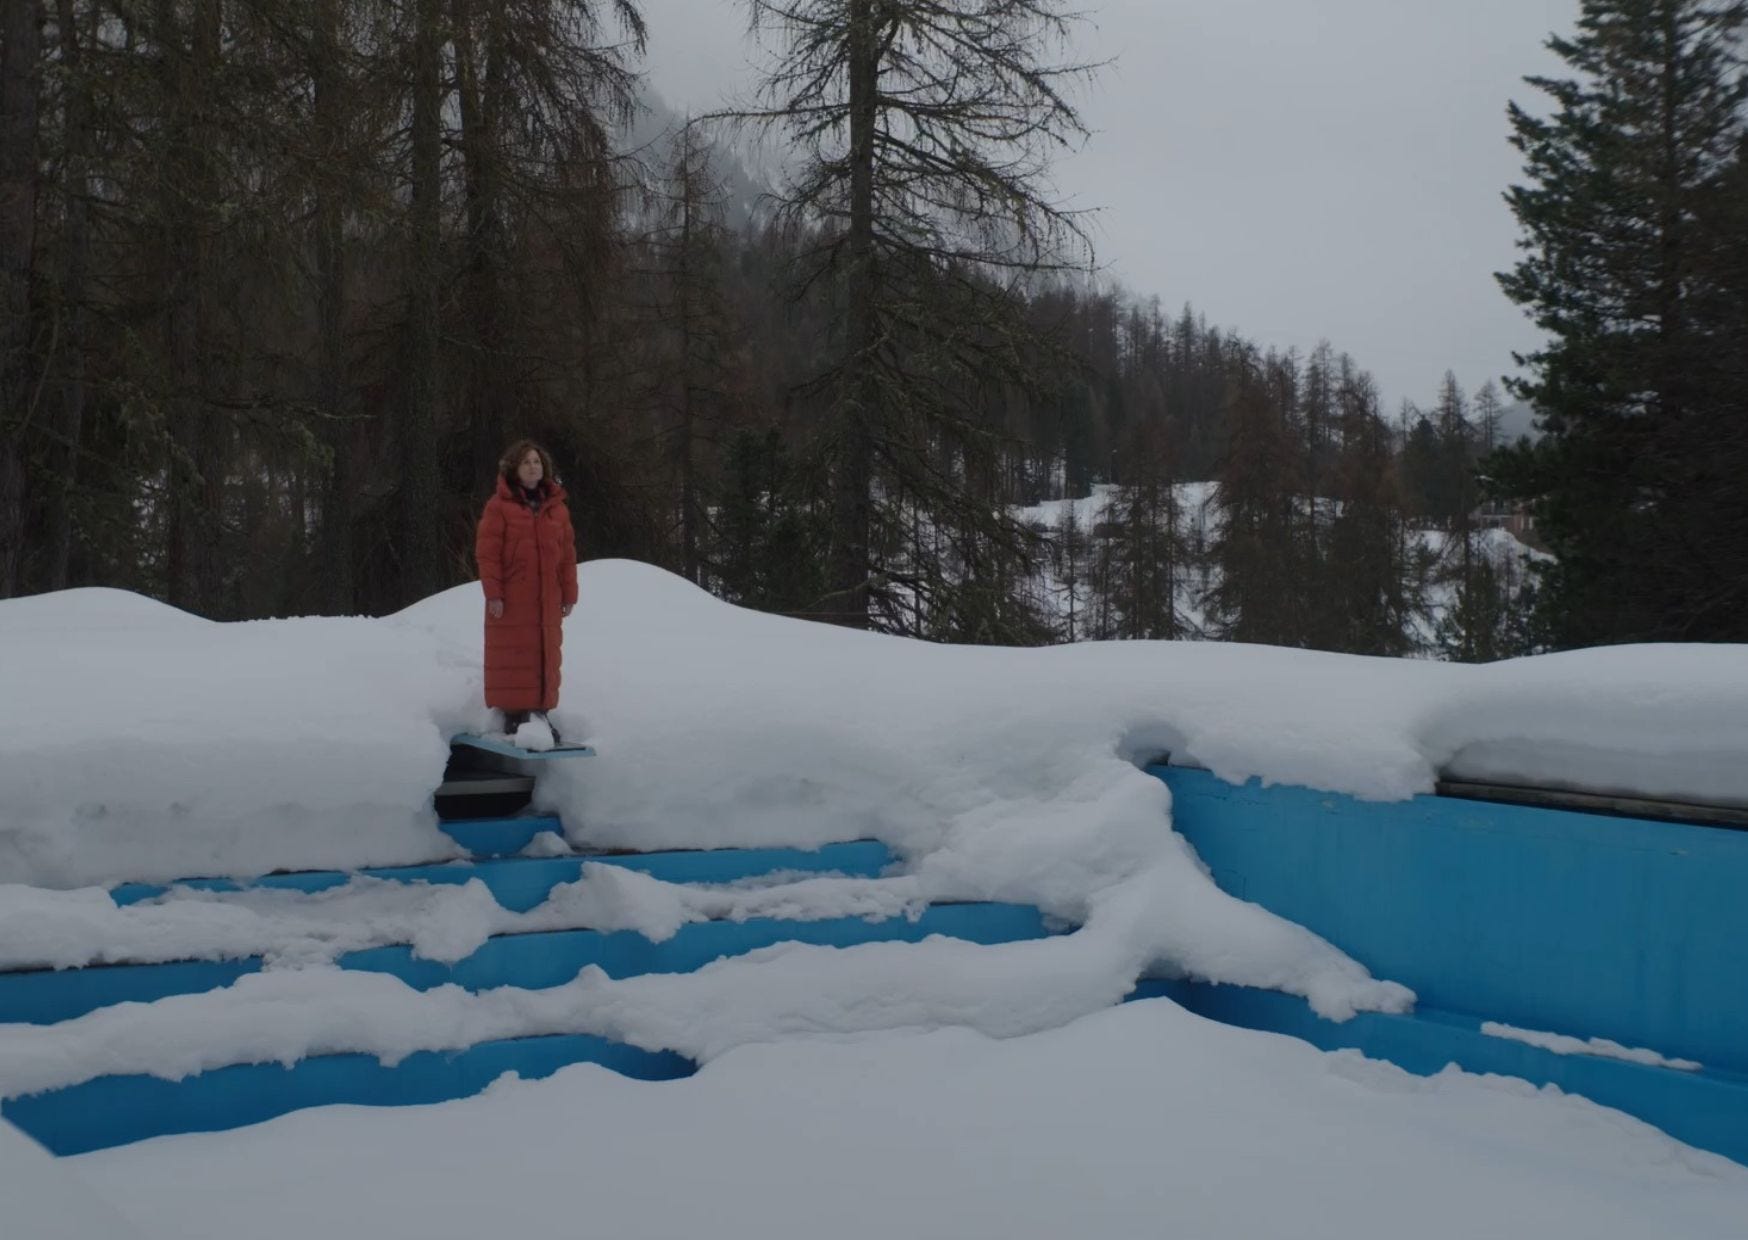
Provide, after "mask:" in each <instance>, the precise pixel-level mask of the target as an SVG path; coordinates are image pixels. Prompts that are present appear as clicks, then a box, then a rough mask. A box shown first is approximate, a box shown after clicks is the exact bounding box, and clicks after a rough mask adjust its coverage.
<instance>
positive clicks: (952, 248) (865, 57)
mask: <svg viewBox="0 0 1748 1240" xmlns="http://www.w3.org/2000/svg"><path fill="white" fill-rule="evenodd" d="M749 4H750V7H751V9H752V12H753V16H754V21H755V24H756V25H758V26H759V27H761V28H762V29H764V30H766V31H768V32H769V33H770V34H771V36H773V38H774V39H775V41H776V48H775V50H776V54H777V60H776V63H775V65H774V67H773V70H772V72H771V73H770V74H769V75H768V77H767V78H766V81H765V83H764V92H765V97H766V102H767V106H766V107H765V108H764V109H762V110H759V111H755V112H743V113H739V114H737V117H736V119H739V120H743V121H753V122H757V123H764V124H768V125H771V126H774V127H776V128H779V129H781V130H784V131H786V132H787V133H788V134H789V136H790V137H791V138H792V139H793V140H794V142H795V143H796V146H797V148H798V151H797V154H798V158H797V159H796V161H795V162H794V164H793V168H794V174H793V176H792V178H791V179H790V180H789V182H788V183H787V185H786V186H785V187H784V191H783V194H782V205H783V207H784V210H785V212H786V214H787V216H788V217H789V218H790V219H792V220H796V221H805V222H806V223H807V224H808V225H809V226H810V227H816V228H817V232H816V233H815V242H816V244H815V245H814V247H813V248H812V250H811V252H810V253H808V254H807V255H806V256H805V261H804V264H803V267H802V271H801V273H800V285H801V287H804V288H812V287H826V288H829V289H830V290H831V291H832V294H833V298H832V300H831V302H830V304H831V306H832V313H833V317H834V319H835V325H836V327H837V329H838V331H837V335H836V339H835V340H834V342H833V344H834V348H833V350H832V353H833V355H832V357H831V358H830V359H829V361H828V362H827V364H826V366H825V367H824V369H823V370H821V371H818V372H816V373H815V375H814V376H813V378H814V387H815V389H816V390H818V391H820V392H823V393H824V394H825V395H826V397H827V399H828V400H829V411H828V423H827V425H826V426H825V427H824V428H823V433H822V434H821V435H820V436H819V437H818V440H817V442H818V445H819V447H820V449H821V454H822V456H823V457H824V459H825V462H826V464H827V466H828V469H829V476H830V478H831V482H832V493H833V511H834V518H833V529H834V537H833V550H832V555H831V575H832V580H833V584H834V595H833V597H832V599H831V600H830V603H829V607H828V608H826V611H827V612H829V614H830V615H831V616H833V617H834V618H837V619H839V620H841V621H843V622H844V623H848V624H852V625H856V626H861V627H866V626H868V625H870V624H872V623H882V624H885V625H886V626H887V627H897V626H899V625H901V624H902V623H903V618H902V613H903V611H904V610H905V606H906V603H907V601H908V602H909V603H910V604H912V605H915V604H917V603H918V602H919V601H920V602H922V603H925V604H930V605H937V606H939V607H940V608H941V609H942V610H943V611H954V610H958V611H959V612H960V613H961V615H964V614H969V612H968V611H967V609H966V608H964V607H959V605H958V604H956V603H955V602H954V600H953V599H952V598H951V597H950V596H951V594H952V593H953V592H955V591H957V590H960V589H966V590H985V589H987V588H989V586H990V583H992V582H1000V581H1004V580H1008V579H1011V578H1013V577H1014V576H1015V575H1016V569H1017V568H1018V567H1020V566H1021V565H1022V564H1023V563H1024V562H1025V560H1026V558H1027V556H1028V554H1029V551H1030V548H1029V547H1028V545H1027V544H1028V542H1029V538H1030V536H1029V534H1028V533H1027V531H1025V530H1024V529H1023V528H1022V527H1021V526H1020V525H1019V524H1018V523H1017V522H1016V521H1014V520H1013V519H1012V518H1011V517H1009V516H1008V515H1007V512H1006V509H1005V506H1003V505H1001V504H997V505H995V506H993V507H992V506H990V505H989V503H988V502H987V497H986V496H987V493H986V491H985V489H984V487H983V485H982V480H983V479H985V478H988V477H989V476H991V474H992V472H993V469H994V466H995V464H996V462H997V461H998V459H999V457H1000V455H1001V443H1000V436H999V435H998V433H997V431H996V428H995V427H994V426H993V425H992V422H993V419H992V418H991V417H990V416H989V413H990V409H991V406H992V404H993V403H994V401H995V400H996V398H997V395H998V389H1000V388H1002V387H1006V388H1009V389H1012V388H1016V387H1027V388H1030V389H1033V390H1038V389H1040V388H1041V386H1042V385H1041V384H1040V382H1039V380H1040V378H1041V377H1042V376H1041V375H1040V371H1041V370H1047V369H1049V367H1048V365H1045V366H1041V365H1040V363H1047V362H1048V360H1049V359H1051V358H1052V357H1055V358H1056V360H1057V361H1058V363H1060V361H1061V358H1060V355H1059V354H1058V353H1057V350H1056V347H1055V345H1054V343H1053V342H1052V341H1050V340H1048V339H1047V338H1043V337H1040V336H1039V334H1038V333H1037V332H1035V331H1034V330H1032V328H1031V325H1030V323H1029V321H1028V319H1027V317H1026V315H1025V313H1024V307H1023V301H1022V299H1021V298H1020V297H1019V296H1018V295H1017V294H1018V292H1019V289H1020V286H1021V284H1022V283H1024V282H1026V281H1029V280H1030V279H1032V278H1033V277H1035V276H1036V275H1037V273H1039V272H1044V271H1062V270H1068V269H1072V268H1075V267H1077V266H1078V265H1079V264H1078V263H1076V262H1074V261H1072V258H1073V257H1075V256H1076V255H1077V253H1078V252H1079V251H1081V250H1083V249H1084V246H1085V237H1084V234H1083V233H1082V232H1081V230H1080V228H1079V225H1078V223H1077V222H1076V220H1075V218H1074V216H1073V215H1072V214H1071V213H1069V212H1067V211H1066V210H1065V209H1063V208H1061V207H1060V206H1058V205H1057V204H1056V203H1055V202H1053V201H1052V199H1051V197H1050V194H1049V187H1048V185H1047V183H1046V180H1045V174H1046V171H1047V169H1048V166H1049V160H1050V158H1051V156H1052V155H1053V154H1054V153H1055V152H1056V151H1058V150H1060V149H1062V148H1063V147H1064V146H1066V145H1067V144H1068V143H1069V142H1071V141H1073V140H1075V139H1077V138H1078V137H1080V136H1081V135H1083V134H1084V132H1085V130H1084V127H1083V125H1082V124H1081V121H1080V118H1079V116H1078V114H1077V112H1076V110H1075V108H1074V106H1073V105H1072V103H1071V102H1070V101H1069V98H1068V95H1067V93H1066V91H1067V88H1068V86H1069V85H1070V84H1071V83H1073V82H1075V81H1077V80H1080V79H1081V78H1083V77H1084V76H1085V75H1086V70H1085V69H1083V68H1080V67H1077V66H1072V65H1059V64H1053V63H1051V60H1050V57H1051V53H1052V52H1053V51H1054V49H1055V48H1057V47H1059V46H1060V45H1061V43H1062V42H1063V41H1064V39H1065V37H1066V34H1067V31H1068V28H1069V24H1070V18H1069V17H1068V16H1067V14H1066V11H1065V10H1064V8H1063V6H1062V5H1061V4H1060V2H1059V0H1003V3H999V4H971V5H968V4H963V3H960V2H959V0H749ZM899 496H903V497H904V498H905V502H906V503H908V504H911V505H917V506H921V507H922V508H923V509H924V510H925V511H926V513H927V514H928V517H929V525H930V526H931V527H932V528H933V529H934V530H936V531H938V532H939V533H940V534H942V535H943V536H945V537H947V538H948V540H949V542H950V543H951V544H953V545H954V546H955V547H956V548H957V552H958V554H959V556H960V558H961V560H962V565H963V566H964V567H963V571H961V572H958V573H939V572H931V573H921V572H911V573H909V574H908V577H909V580H908V581H905V580H901V577H902V576H904V575H905V574H904V573H903V566H902V565H900V564H897V563H893V562H891V560H892V559H893V557H894V556H900V557H901V556H902V555H903V548H904V546H905V542H906V527H907V525H908V524H909V522H908V520H907V515H908V514H907V513H906V511H905V510H904V509H902V508H900V507H899V506H898V502H897V497H899ZM919 592H921V593H925V594H931V595H935V596H936V597H935V598H933V599H921V600H919ZM970 611H975V612H976V613H977V615H979V616H980V617H982V618H983V619H980V620H979V621H978V622H977V623H976V624H974V625H973V626H972V627H973V628H974V629H976V630H977V631H980V632H981V631H986V630H985V627H984V621H985V620H988V621H991V622H995V621H996V620H997V619H998V618H999V616H1000V615H1001V614H1003V612H1004V609H1002V608H993V609H992V608H991V607H988V606H985V605H984V604H983V603H982V602H980V603H978V604H977V605H976V606H975V607H972V608H970ZM955 627H956V628H963V627H964V626H963V625H962V624H958V623H957V622H955ZM1022 628H1029V626H1028V625H1026V624H1025V623H1023V622H1022ZM987 631H989V632H990V633H991V634H992V636H993V637H995V638H997V639H1001V640H1006V639H1007V638H1009V637H1012V638H1014V639H1016V640H1025V639H1027V638H1028V637H1029V635H1030V634H1029V632H1021V631H1016V632H1014V633H1011V634H1003V633H1001V632H999V631H998V630H997V629H988V630H987Z"/></svg>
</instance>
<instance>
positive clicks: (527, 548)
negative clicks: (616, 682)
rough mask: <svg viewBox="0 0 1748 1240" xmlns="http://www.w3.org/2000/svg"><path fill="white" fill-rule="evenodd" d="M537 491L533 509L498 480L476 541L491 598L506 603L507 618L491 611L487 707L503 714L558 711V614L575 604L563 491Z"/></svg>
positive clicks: (572, 542)
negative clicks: (498, 616) (494, 617)
mask: <svg viewBox="0 0 1748 1240" xmlns="http://www.w3.org/2000/svg"><path fill="white" fill-rule="evenodd" d="M540 493H541V498H540V507H539V510H538V511H536V510H535V509H534V508H533V507H531V506H530V505H529V504H528V502H527V501H526V500H525V499H523V497H522V495H521V493H520V488H512V487H511V486H510V484H509V483H508V482H507V481H506V480H504V479H503V478H499V479H498V493H497V494H496V495H494V496H492V497H491V499H489V500H487V501H486V510H485V512H484V513H483V514H482V515H481V516H480V519H479V532H478V534H477V535H476V536H475V538H474V556H475V558H477V559H478V561H479V580H480V585H481V586H483V587H484V588H485V592H486V600H487V601H488V602H490V601H491V600H492V599H502V600H504V615H503V618H502V619H498V620H494V619H492V614H491V612H490V611H489V610H488V611H487V612H486V705H487V706H495V707H497V708H498V709H499V710H551V709H552V708H553V707H555V706H557V705H558V679H559V653H560V647H561V646H562V644H563V642H564V628H563V623H562V622H563V620H564V615H563V612H562V610H561V609H562V608H565V607H572V606H575V605H576V601H577V539H576V534H575V532H574V531H573V530H572V529H571V514H570V509H568V508H566V507H565V503H564V498H565V497H564V488H563V487H561V486H559V485H558V483H556V482H552V481H550V480H549V481H543V482H542V483H541V484H540Z"/></svg>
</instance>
